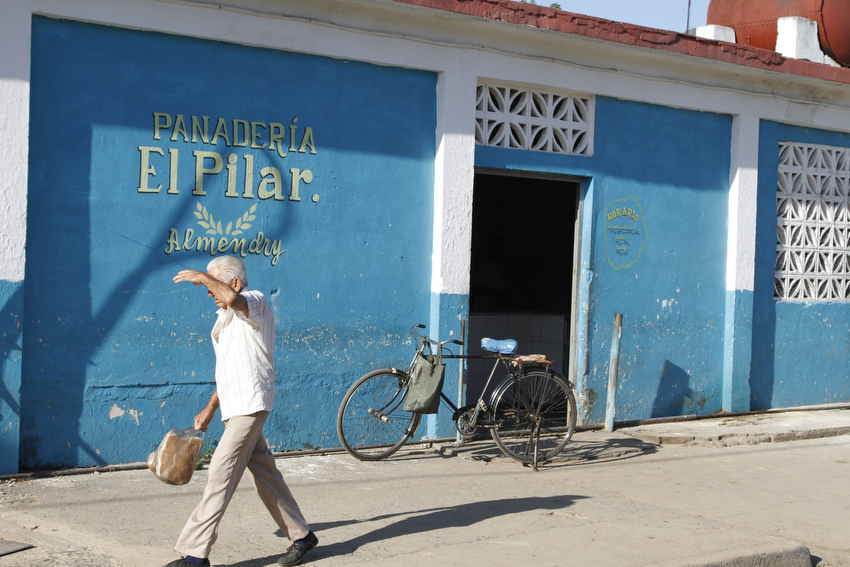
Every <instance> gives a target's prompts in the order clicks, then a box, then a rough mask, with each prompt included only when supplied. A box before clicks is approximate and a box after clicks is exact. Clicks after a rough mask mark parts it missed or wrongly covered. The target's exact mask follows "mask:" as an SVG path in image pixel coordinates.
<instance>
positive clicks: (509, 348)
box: [481, 337, 516, 354]
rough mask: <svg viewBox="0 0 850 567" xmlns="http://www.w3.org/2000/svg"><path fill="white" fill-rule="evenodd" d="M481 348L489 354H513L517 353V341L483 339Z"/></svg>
mask: <svg viewBox="0 0 850 567" xmlns="http://www.w3.org/2000/svg"><path fill="white" fill-rule="evenodd" d="M481 348H483V349H484V350H486V351H488V352H500V353H502V354H513V353H515V352H516V341H515V340H513V339H505V340H503V341H497V340H496V339H488V338H487V337H484V338H483V339H481Z"/></svg>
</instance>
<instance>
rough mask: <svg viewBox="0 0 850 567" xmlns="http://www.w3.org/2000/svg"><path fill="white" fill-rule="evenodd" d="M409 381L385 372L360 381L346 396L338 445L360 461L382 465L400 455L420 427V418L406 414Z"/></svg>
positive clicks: (339, 421) (397, 373)
mask: <svg viewBox="0 0 850 567" xmlns="http://www.w3.org/2000/svg"><path fill="white" fill-rule="evenodd" d="M408 382H409V378H408V377H407V375H406V374H405V373H404V372H401V371H399V370H395V369H390V368H383V369H381V370H375V371H373V372H370V373H369V374H366V375H365V376H363V377H362V378H360V379H359V380H358V381H357V382H355V383H354V385H353V386H351V388H350V389H349V390H348V392H346V394H345V397H344V398H343V399H342V404H340V406H339V414H337V418H336V432H337V434H338V435H339V441H340V443H342V446H343V448H344V449H345V450H346V451H348V453H349V454H350V455H351V456H352V457H355V458H357V459H360V460H361V461H379V460H381V459H385V458H387V457H389V456H390V455H392V454H393V453H395V452H396V451H398V450H399V449H400V448H401V446H402V445H404V443H405V441H407V440H408V439H409V438H410V436H411V435H413V433H415V432H416V428H417V427H418V426H419V419H420V415H419V414H418V413H410V412H406V411H404V410H403V409H401V408H402V405H403V404H404V396H405V395H406V394H407V386H408Z"/></svg>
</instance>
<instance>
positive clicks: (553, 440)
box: [490, 368, 576, 463]
mask: <svg viewBox="0 0 850 567" xmlns="http://www.w3.org/2000/svg"><path fill="white" fill-rule="evenodd" d="M493 400H494V401H493V403H492V411H493V416H494V420H495V422H496V424H497V425H496V427H494V428H493V429H491V430H490V432H491V434H492V435H493V440H494V441H495V442H496V445H498V447H499V449H501V450H502V452H503V453H504V454H505V455H507V456H509V457H511V458H512V459H516V460H517V461H520V462H522V463H531V462H532V461H533V460H534V450H535V438H537V462H540V463H543V462H545V461H548V460H550V459H552V458H553V457H555V455H557V454H558V453H560V452H561V450H563V448H564V447H565V446H566V445H567V443H569V442H570V438H571V437H572V436H573V431H575V427H576V399H575V395H574V394H573V389H572V387H571V386H570V385H569V383H568V382H567V380H566V379H565V378H563V377H561V376H560V375H558V374H554V373H552V372H551V371H547V370H546V369H541V368H534V369H529V370H523V371H522V373H521V374H520V375H519V377H517V378H513V377H509V378H508V379H507V380H505V381H504V382H502V383H501V384H500V385H499V387H498V388H497V389H496V393H495V394H494V395H493Z"/></svg>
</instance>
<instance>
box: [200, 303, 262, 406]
mask: <svg viewBox="0 0 850 567" xmlns="http://www.w3.org/2000/svg"><path fill="white" fill-rule="evenodd" d="M240 295H242V296H243V297H244V298H245V299H246V300H247V301H248V316H247V317H246V316H245V315H244V314H243V313H241V312H239V311H237V310H235V309H219V310H218V319H217V320H216V322H215V325H214V326H213V330H212V343H213V348H214V349H215V359H216V360H215V384H216V388H217V389H218V399H219V404H220V405H219V407H220V408H221V419H222V420H227V419H230V418H231V417H233V416H238V415H251V414H253V413H256V412H258V411H263V410H265V411H271V410H272V406H273V404H274V357H273V354H274V337H275V334H274V315H273V314H272V310H271V306H270V305H269V302H268V300H267V299H266V296H265V295H263V294H262V293H261V292H259V291H255V290H247V289H243V290H242V292H241V293H240Z"/></svg>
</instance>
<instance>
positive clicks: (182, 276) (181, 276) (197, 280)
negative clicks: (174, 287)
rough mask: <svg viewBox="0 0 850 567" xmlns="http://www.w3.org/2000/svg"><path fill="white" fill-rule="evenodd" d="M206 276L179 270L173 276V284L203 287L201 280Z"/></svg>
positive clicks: (191, 271)
mask: <svg viewBox="0 0 850 567" xmlns="http://www.w3.org/2000/svg"><path fill="white" fill-rule="evenodd" d="M206 275H207V274H206V273H204V272H199V271H197V270H180V271H179V272H177V275H176V276H174V283H180V282H192V283H193V284H194V285H205V284H204V279H203V278H204V276H206Z"/></svg>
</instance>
